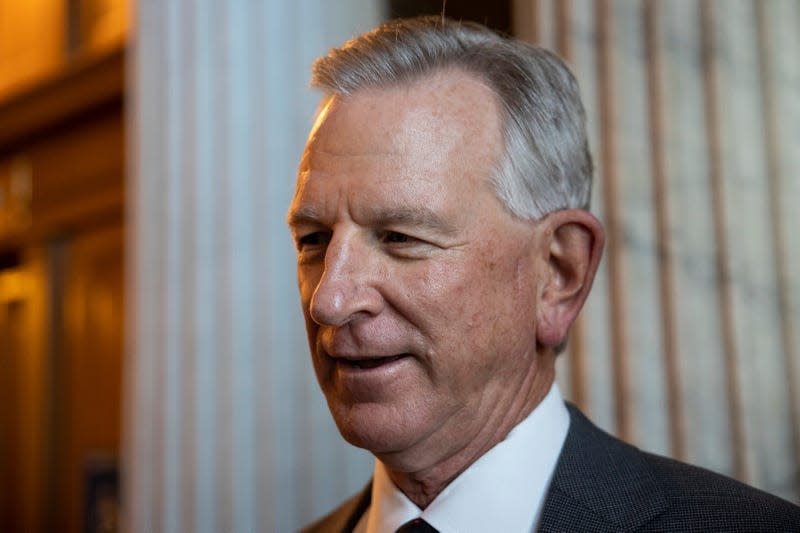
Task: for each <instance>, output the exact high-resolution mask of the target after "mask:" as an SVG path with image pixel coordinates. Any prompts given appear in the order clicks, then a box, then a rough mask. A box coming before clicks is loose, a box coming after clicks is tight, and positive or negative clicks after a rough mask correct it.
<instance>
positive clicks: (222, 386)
mask: <svg viewBox="0 0 800 533" xmlns="http://www.w3.org/2000/svg"><path fill="white" fill-rule="evenodd" d="M488 4H491V5H488ZM441 11H442V2H441V1H410V0H407V1H400V0H396V1H395V0H391V1H390V0H342V1H340V2H324V1H321V0H297V1H293V2H289V1H285V0H252V1H245V0H233V1H229V2H217V1H212V0H194V1H191V0H161V1H156V0H149V1H147V0H139V1H138V2H134V0H27V1H25V2H20V1H18V0H0V531H3V532H17V531H19V532H23V531H24V532H29V531H31V532H38V531H42V532H51V531H53V532H56V531H58V532H79V531H85V532H101V531H102V532H111V531H118V530H126V531H136V532H140V531H141V532H151V531H165V532H184V531H197V532H205V531H208V532H212V531H235V532H239V531H242V532H248V531H265V532H267V531H269V532H271V531H278V532H283V531H293V530H295V529H297V528H298V527H299V526H301V525H303V524H305V523H307V522H309V521H310V520H312V519H313V518H315V517H317V516H320V515H321V514H323V513H324V512H326V511H328V510H329V509H330V508H332V507H333V505H335V504H336V503H338V502H339V501H341V500H342V499H344V498H345V497H347V496H348V495H349V494H351V493H352V492H354V491H356V490H358V489H359V488H361V487H362V486H363V485H364V484H365V483H366V482H367V480H368V478H369V475H370V473H371V469H372V459H371V457H370V456H369V454H367V453H365V452H363V451H360V450H356V449H353V448H351V447H349V446H347V445H346V444H344V442H343V441H342V440H341V438H340V437H339V436H338V433H337V431H336V429H335V427H334V426H333V423H332V421H331V420H330V416H329V414H328V412H327V408H326V406H325V405H324V399H323V397H322V394H321V393H320V392H319V391H318V389H317V385H316V383H315V380H314V377H313V371H312V369H311V365H310V362H309V358H308V354H307V347H306V343H305V334H304V331H303V326H302V320H301V314H300V309H299V304H298V302H297V295H296V288H295V273H294V253H293V249H292V245H291V242H290V239H289V236H288V232H287V231H286V228H285V223H284V217H285V213H286V208H287V206H288V203H289V200H290V198H291V194H292V190H293V179H294V172H295V167H296V164H297V161H298V158H299V155H300V153H301V151H302V146H303V142H304V139H305V135H306V134H307V132H308V128H309V127H310V125H311V121H312V117H313V113H314V110H315V106H316V103H317V99H318V95H315V94H314V93H313V92H312V91H310V90H309V89H308V88H307V87H308V80H309V74H308V70H309V65H310V63H311V61H312V60H313V58H315V57H317V56H318V55H320V54H323V53H324V52H325V51H326V50H327V49H328V48H329V47H331V46H335V45H338V44H340V43H341V42H342V41H343V40H344V39H346V38H348V37H349V36H351V35H353V34H355V33H358V32H361V31H364V30H366V29H369V28H370V27H372V26H374V25H375V24H377V23H379V22H380V21H381V20H385V19H387V18H390V17H396V16H407V15H414V14H419V13H431V14H439V13H441ZM446 13H447V14H448V15H449V16H450V17H452V18H455V19H465V20H466V19H469V20H476V21H479V22H483V23H486V24H488V25H490V26H492V27H494V28H496V29H498V30H500V31H503V32H507V33H513V34H515V35H517V36H519V37H520V38H523V39H526V40H529V41H531V42H534V43H539V44H542V45H544V46H547V47H548V48H551V49H553V50H555V51H557V52H558V53H559V54H560V55H562V56H563V57H564V58H565V59H566V60H567V61H568V62H569V63H570V64H571V66H572V67H573V69H574V71H575V73H576V75H577V77H578V79H579V81H580V83H581V88H582V92H583V96H584V102H585V105H586V107H587V111H588V115H589V128H590V136H591V140H592V149H593V153H594V156H595V162H596V166H597V172H596V187H595V195H594V200H593V210H594V212H595V213H597V214H598V216H599V217H600V218H601V219H602V220H603V221H604V223H605V224H606V227H607V230H608V235H609V242H608V247H607V249H606V255H605V259H604V262H603V265H602V268H601V271H600V273H599V276H598V279H597V281H596V285H595V289H594V291H593V294H592V296H591V298H590V300H589V302H588V304H587V307H586V309H585V310H584V312H583V314H582V315H581V318H580V319H579V321H578V323H577V324H576V326H575V328H574V330H573V332H572V338H571V341H570V344H569V347H568V350H567V352H566V353H565V354H563V355H562V356H561V357H560V361H559V365H560V368H559V378H558V379H559V383H560V385H561V388H562V391H563V392H564V394H565V396H566V397H568V398H569V399H571V400H572V401H574V402H575V403H577V404H578V405H579V406H580V407H581V408H582V409H584V410H585V411H586V412H588V414H589V415H590V417H592V418H593V420H595V421H596V422H597V423H598V424H599V425H600V426H602V427H603V428H605V429H607V430H608V431H609V432H612V433H615V434H617V435H620V436H622V437H623V438H625V439H627V440H629V441H631V442H634V443H636V444H637V445H639V446H641V447H643V448H645V449H648V450H651V451H654V452H657V453H661V454H666V455H671V456H674V457H677V458H680V459H683V460H687V461H690V462H693V463H697V464H701V465H703V466H706V467H707V468H710V469H712V470H715V471H718V472H722V473H724V474H727V475H730V476H734V477H737V478H739V479H742V480H744V481H746V482H748V483H751V484H754V485H755V486H757V487H761V488H763V489H764V490H767V491H769V492H772V493H774V494H777V495H779V496H782V497H784V498H786V499H789V500H792V501H794V502H796V503H798V502H800V231H798V228H800V210H798V209H797V207H796V206H797V205H798V204H800V180H799V179H798V178H797V176H796V175H795V169H796V168H800V150H798V146H800V100H798V98H797V95H798V94H800V61H798V56H799V55H800V1H798V0H670V1H669V2H658V1H655V0H513V1H505V2H502V1H498V2H491V3H489V2H480V1H466V0H462V1H458V0H451V1H449V2H447V4H446Z"/></svg>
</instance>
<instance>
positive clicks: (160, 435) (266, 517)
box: [122, 0, 383, 533]
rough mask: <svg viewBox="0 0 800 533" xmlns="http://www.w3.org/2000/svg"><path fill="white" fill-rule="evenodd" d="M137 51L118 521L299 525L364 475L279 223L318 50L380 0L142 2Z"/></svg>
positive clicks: (159, 525)
mask: <svg viewBox="0 0 800 533" xmlns="http://www.w3.org/2000/svg"><path fill="white" fill-rule="evenodd" d="M138 4H139V5H138V7H137V9H138V14H137V22H136V24H135V29H134V30H133V35H132V37H133V42H132V44H131V47H130V58H131V61H130V68H129V92H128V94H129V108H128V116H129V117H130V119H129V120H130V122H129V130H128V131H129V134H128V138H129V140H130V147H129V148H130V149H129V161H130V169H129V183H130V185H129V189H128V217H129V223H128V228H129V233H128V236H127V243H128V244H127V246H128V247H127V253H128V256H127V287H128V288H127V314H128V318H129V321H128V324H127V338H128V349H127V355H126V365H127V368H126V390H125V400H126V422H125V428H124V435H125V450H124V453H125V461H124V473H123V475H124V477H123V485H122V488H123V495H122V497H123V513H124V516H123V520H124V524H125V528H126V530H128V531H131V532H151V531H161V532H176V533H177V532H183V531H194V532H200V533H202V532H215V531H235V532H250V531H265V532H272V531H292V530H295V529H297V528H298V527H299V526H301V525H302V524H304V523H306V522H307V521H309V520H310V519H312V518H314V517H315V516H318V515H320V514H322V513H323V512H324V511H326V510H327V509H329V508H330V507H332V506H333V505H334V503H336V502H338V501H340V500H341V499H343V498H344V496H346V495H348V494H349V493H351V492H353V491H355V490H357V489H358V488H360V486H361V484H362V483H364V482H365V481H366V480H367V478H368V476H369V472H370V469H371V459H370V457H369V456H368V455H367V454H365V453H363V452H359V451H357V450H354V449H352V448H350V447H348V446H347V445H345V444H344V443H343V441H342V440H341V438H340V437H339V436H338V433H337V432H336V429H335V427H334V426H333V423H332V421H331V420H330V416H329V415H328V413H327V408H326V407H325V405H324V400H323V397H322V394H321V393H320V392H319V391H318V388H317V385H316V382H315V380H314V378H313V371H312V368H311V364H310V361H309V356H308V350H307V347H306V342H305V334H304V331H303V326H302V321H301V313H300V308H299V305H298V298H297V290H296V284H295V268H294V252H293V249H292V245H291V242H290V239H289V236H288V232H287V230H286V226H285V223H284V218H285V213H286V208H287V206H288V202H289V199H290V197H291V193H292V189H293V180H294V174H295V168H296V164H297V161H298V158H299V156H300V153H301V149H302V146H303V142H304V140H305V136H306V134H307V132H308V128H309V127H310V124H311V120H312V115H313V112H314V108H315V105H316V101H317V96H316V95H314V94H313V93H312V92H311V91H310V90H309V89H307V86H308V78H309V76H308V71H309V65H310V63H311V61H312V59H313V58H314V57H316V56H318V55H320V54H321V53H323V52H324V51H325V50H326V49H327V48H328V47H330V46H332V45H335V44H338V43H340V42H341V41H342V40H343V39H345V38H347V37H348V36H350V35H352V34H354V33H357V32H359V31H363V30H365V29H367V28H369V27H371V26H372V25H374V24H375V23H377V22H378V21H379V20H380V19H381V17H382V15H383V13H382V11H383V9H382V5H383V3H382V2H380V1H378V0H343V1H341V2H325V1H322V0H298V1H293V2H288V1H270V0H259V1H256V0H253V1H244V0H234V1H228V2H219V1H215V0H196V1H191V2H189V1H179V0H160V1H155V0H143V1H142V2H139V3H138Z"/></svg>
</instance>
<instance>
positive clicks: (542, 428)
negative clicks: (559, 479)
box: [356, 384, 569, 533]
mask: <svg viewBox="0 0 800 533" xmlns="http://www.w3.org/2000/svg"><path fill="white" fill-rule="evenodd" d="M568 429H569V412H568V411H567V408H566V406H565V405H564V401H563V400H562V398H561V393H560V391H559V389H558V386H557V385H556V384H553V386H552V387H551V388H550V391H549V392H548V394H547V396H545V398H544V399H543V400H542V401H541V402H540V403H539V405H537V406H536V408H535V409H534V410H533V411H532V412H531V413H530V414H529V415H528V416H527V417H526V418H525V419H524V420H523V421H522V422H520V423H519V424H518V425H517V426H516V427H515V428H514V429H512V430H511V432H510V433H509V434H508V436H507V437H506V438H505V440H503V441H501V442H499V443H498V444H497V445H495V446H494V447H493V448H492V449H490V450H489V451H488V452H486V453H485V454H484V455H483V456H481V457H480V458H479V459H478V460H477V461H475V462H474V463H473V464H472V465H470V466H469V467H468V468H467V469H466V470H465V471H464V472H462V473H461V474H460V475H459V476H458V477H457V478H456V479H454V480H453V481H452V483H450V484H449V485H448V486H447V487H445V489H444V490H443V491H442V492H441V493H440V494H439V495H438V496H437V497H436V498H435V499H434V500H433V501H432V502H431V504H430V505H429V506H428V507H427V508H426V509H425V510H424V511H421V510H420V509H419V508H418V507H417V506H416V505H415V504H414V503H413V502H412V501H411V500H409V499H408V498H407V497H406V495H405V494H403V493H402V492H401V491H400V490H399V489H398V488H397V487H396V486H395V485H394V483H393V482H392V481H391V479H390V478H389V474H388V473H387V471H386V468H385V467H384V465H383V463H381V462H380V461H378V460H376V461H375V470H374V474H373V483H372V500H371V504H370V507H369V509H368V510H367V511H366V512H365V513H364V516H363V517H362V518H361V521H360V522H359V524H358V527H357V528H356V531H357V532H366V533H384V532H386V531H395V530H396V529H397V528H398V527H400V526H401V525H402V524H404V523H405V522H407V521H409V520H411V519H414V518H417V517H422V518H423V519H425V521H427V522H428V523H429V524H431V525H432V526H433V527H435V528H436V529H437V530H439V531H440V532H441V533H456V532H458V533H466V532H470V531H512V532H513V531H531V530H532V529H533V528H534V526H535V525H536V524H537V523H538V521H539V515H540V513H541V509H542V505H543V503H544V499H545V496H546V494H547V489H548V487H549V485H550V479H551V477H552V475H553V471H554V470H555V467H556V463H557V462H558V456H559V454H560V453H561V447H562V446H563V444H564V440H565V439H566V437H567V431H568Z"/></svg>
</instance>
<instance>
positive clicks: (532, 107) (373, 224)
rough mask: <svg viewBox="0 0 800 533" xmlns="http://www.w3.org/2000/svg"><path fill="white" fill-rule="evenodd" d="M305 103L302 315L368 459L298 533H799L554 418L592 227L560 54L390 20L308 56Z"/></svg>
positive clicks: (719, 482)
mask: <svg viewBox="0 0 800 533" xmlns="http://www.w3.org/2000/svg"><path fill="white" fill-rule="evenodd" d="M313 84H314V85H315V86H316V87H318V88H321V89H322V90H323V91H324V92H325V94H326V96H325V99H324V101H323V104H322V107H321V109H320V111H319V114H318V117H317V120H316V123H315V125H314V127H313V129H312V131H311V135H310V137H309V140H308V144H307V145H306V150H305V153H304V155H303V159H302V161H301V163H300V168H299V172H298V178H297V189H296V193H295V197H294V200H293V202H292V205H291V208H290V211H289V225H290V227H291V231H292V235H293V237H294V240H295V242H296V245H297V265H298V278H299V287H300V296H301V300H302V306H303V310H304V314H305V320H306V328H307V331H308V340H309V344H310V347H311V354H312V358H313V363H314V368H315V371H316V374H317V378H318V379H319V383H320V385H321V387H322V390H323V392H324V393H325V397H326V399H327V401H328V405H329V407H330V410H331V413H332V414H333V418H334V420H335V421H336V424H337V426H338V428H339V430H340V431H341V433H342V435H343V436H344V438H345V439H346V440H347V441H348V442H350V443H351V444H353V445H355V446H359V447H362V448H366V449H367V450H369V451H370V452H372V453H373V454H374V455H375V457H376V459H377V460H376V462H375V470H374V475H373V478H372V481H371V483H370V484H369V485H368V486H367V488H365V489H364V491H362V493H361V494H358V495H356V496H355V497H354V498H352V499H351V500H350V501H348V502H346V503H345V504H344V505H343V506H342V507H340V508H339V509H337V510H336V511H334V512H333V513H332V514H330V515H329V516H327V517H325V518H323V519H322V520H321V521H319V522H317V523H316V524H314V525H312V526H311V527H310V528H309V531H326V532H327V531H337V532H338V531H357V532H369V533H375V532H393V531H396V530H398V528H400V530H401V531H440V532H442V533H445V532H456V531H459V532H469V531H489V532H494V531H498V532H515V531H520V532H522V531H531V530H533V529H539V530H542V531H588V530H591V531H616V530H623V529H624V530H632V529H643V530H648V531H656V530H658V531H662V530H663V531H675V530H687V529H706V528H710V529H715V530H721V529H725V528H729V529H737V528H738V529H742V530H745V531H754V530H775V531H784V530H790V529H791V528H793V527H794V528H797V527H800V526H799V525H798V524H800V509H798V508H796V507H794V506H792V505H791V504H789V503H788V502H784V501H782V500H779V499H777V498H774V497H771V496H768V495H767V494H764V493H762V492H759V491H756V490H755V489H751V488H748V487H746V486H744V485H742V484H740V483H737V482H735V481H733V480H730V479H727V478H724V477H721V476H717V475H715V474H712V473H710V472H707V471H704V470H701V469H698V468H694V467H690V466H687V465H683V464H680V463H677V462H674V461H671V460H668V459H665V458H661V457H657V456H653V455H649V454H646V453H644V452H640V451H639V450H637V449H636V448H634V447H632V446H629V445H627V444H625V443H623V442H620V441H618V440H616V439H614V438H613V437H611V436H609V435H607V434H605V433H603V432H602V431H600V430H599V429H597V428H595V427H594V426H593V425H592V424H591V423H590V422H589V421H588V420H587V419H586V418H584V417H583V416H582V415H581V413H580V412H578V411H577V410H576V409H575V408H574V407H571V406H569V407H567V406H566V405H565V404H564V402H563V400H562V399H561V396H560V394H559V391H558V388H557V386H556V385H555V384H554V376H555V366H554V365H555V359H556V355H557V353H558V351H559V349H560V347H561V346H562V345H563V343H564V342H565V339H566V336H567V333H568V331H569V328H570V325H571V324H572V322H573V321H574V319H575V317H576V316H577V314H578V312H579V311H580V309H581V306H582V305H583V303H584V300H585V299H586V296H587V294H588V293H589V290H590V287H591V285H592V280H593V278H594V275H595V272H596V270H597V265H598V262H599V261H600V256H601V252H602V247H603V228H602V226H601V225H600V223H599V222H598V221H597V219H596V218H595V217H594V216H592V215H591V214H590V213H589V212H588V211H587V209H588V205H589V195H590V189H591V175H592V163H591V159H590V156H589V151H588V146H587V140H586V131H585V117H584V111H583V107H582V105H581V102H580V99H579V95H578V87H577V84H576V82H575V80H574V78H573V77H572V75H571V74H570V72H569V70H568V69H567V68H566V67H565V66H564V64H563V63H562V62H561V61H560V60H559V59H558V58H557V57H555V56H554V55H553V54H551V53H549V52H547V51H545V50H542V49H539V48H535V47H532V46H529V45H527V44H524V43H521V42H516V41H512V40H508V39H505V38H502V37H499V36H497V35H495V34H494V33H492V32H490V31H489V30H487V29H486V28H483V27H481V26H478V25H474V24H467V23H457V22H453V21H449V20H443V19H439V18H436V19H433V18H422V19H410V20H399V21H394V22H390V23H388V24H386V25H384V26H382V27H379V28H377V29H376V30H373V31H372V32H369V33H367V34H365V35H362V36H359V37H356V38H355V39H353V40H352V41H349V42H348V43H346V44H345V45H344V46H343V47H342V48H339V49H335V50H332V51H331V52H330V53H329V54H328V55H327V56H325V57H323V58H321V59H319V60H318V61H317V62H316V64H315V65H314V80H313ZM401 526H402V527H401Z"/></svg>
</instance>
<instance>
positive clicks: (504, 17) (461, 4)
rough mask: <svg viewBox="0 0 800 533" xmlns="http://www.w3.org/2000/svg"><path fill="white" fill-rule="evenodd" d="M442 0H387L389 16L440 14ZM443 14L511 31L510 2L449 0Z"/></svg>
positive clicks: (502, 30)
mask: <svg viewBox="0 0 800 533" xmlns="http://www.w3.org/2000/svg"><path fill="white" fill-rule="evenodd" d="M442 5H443V0H389V16H390V18H398V17H413V16H416V15H441V14H442ZM444 5H445V9H444V12H445V15H446V16H448V17H450V18H452V19H455V20H472V21H474V22H480V23H481V24H484V25H486V26H488V27H490V28H493V29H495V30H498V31H501V32H503V33H507V34H510V33H511V2H510V1H493V2H487V1H486V0H450V1H449V2H446V4H444Z"/></svg>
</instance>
